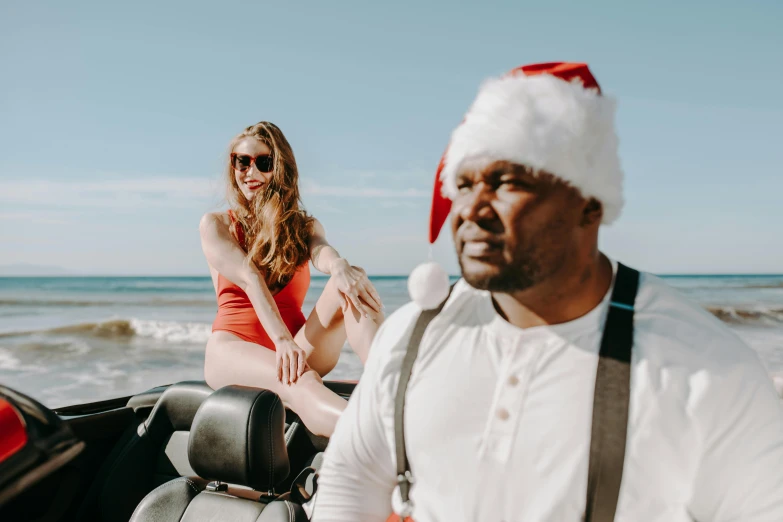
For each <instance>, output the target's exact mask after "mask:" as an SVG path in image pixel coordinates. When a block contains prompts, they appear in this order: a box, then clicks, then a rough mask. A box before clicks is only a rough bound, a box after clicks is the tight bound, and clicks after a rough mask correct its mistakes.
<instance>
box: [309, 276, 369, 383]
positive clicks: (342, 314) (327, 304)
mask: <svg viewBox="0 0 783 522" xmlns="http://www.w3.org/2000/svg"><path fill="white" fill-rule="evenodd" d="M382 322H383V313H378V314H374V315H372V316H370V317H364V316H363V315H362V314H361V313H359V311H358V310H356V308H355V307H354V306H353V305H352V304H351V303H350V301H347V303H346V308H345V309H343V307H342V299H341V294H340V292H339V290H337V287H336V285H335V283H334V280H333V279H329V281H328V282H327V283H326V286H325V287H324V291H323V292H322V293H321V296H320V297H319V298H318V301H317V302H316V303H315V308H313V311H312V312H311V313H310V316H309V317H308V318H307V322H306V323H305V325H304V326H303V327H302V328H301V329H300V330H299V332H297V334H296V336H295V337H294V341H295V342H296V344H298V345H299V347H300V348H302V349H303V350H304V351H305V353H307V364H308V365H309V366H310V368H312V369H313V370H315V371H316V372H318V374H319V375H321V376H324V375H326V374H327V373H329V372H330V371H332V369H333V368H334V367H335V365H336V364H337V360H338V359H339V358H340V351H341V350H342V347H343V345H344V344H345V341H346V339H347V340H348V344H349V345H350V346H351V348H352V349H353V351H354V352H356V355H358V356H359V359H360V360H361V361H362V364H365V363H366V362H367V356H368V355H369V353H370V345H371V344H372V340H373V337H374V336H375V332H376V331H377V330H378V327H379V326H380V325H381V323H382Z"/></svg>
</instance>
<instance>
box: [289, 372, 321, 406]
mask: <svg viewBox="0 0 783 522" xmlns="http://www.w3.org/2000/svg"><path fill="white" fill-rule="evenodd" d="M318 386H323V379H321V376H320V375H318V372H316V371H315V370H313V369H308V370H307V371H306V372H304V373H303V374H302V375H300V376H299V378H298V379H297V380H296V382H295V383H293V384H283V383H280V384H279V386H278V388H279V392H278V394H279V395H280V398H281V399H282V400H283V402H284V403H286V404H287V405H289V406H290V407H291V409H293V410H294V411H296V409H297V406H299V405H301V404H302V403H303V402H310V401H312V399H313V396H314V394H315V393H316V389H317V387H318Z"/></svg>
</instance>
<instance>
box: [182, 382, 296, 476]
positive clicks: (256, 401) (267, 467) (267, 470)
mask: <svg viewBox="0 0 783 522" xmlns="http://www.w3.org/2000/svg"><path fill="white" fill-rule="evenodd" d="M188 459H189V460H190V465H191V467H192V468H193V470H194V471H195V472H196V473H198V475H199V476H200V477H201V478H204V479H207V480H217V481H220V482H228V483H230V484H238V485H241V486H247V487H250V488H253V489H255V490H257V491H269V490H272V489H273V488H274V487H275V486H276V485H277V484H280V483H281V482H282V481H283V480H285V479H286V478H287V477H288V473H289V472H290V462H289V460H288V450H287V449H286V445H285V408H284V406H283V402H282V401H281V400H280V397H279V396H278V395H277V394H275V393H273V392H271V391H269V390H262V389H259V388H250V387H247V386H225V387H223V388H220V389H219V390H217V391H215V392H214V393H213V394H212V395H210V396H209V397H208V398H207V399H206V400H205V401H204V403H203V404H202V405H201V407H200V408H199V409H198V411H197V412H196V416H195V418H194V419H193V425H192V427H191V430H190V441H189V443H188Z"/></svg>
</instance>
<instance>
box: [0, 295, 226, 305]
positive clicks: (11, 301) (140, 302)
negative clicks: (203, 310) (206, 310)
mask: <svg viewBox="0 0 783 522" xmlns="http://www.w3.org/2000/svg"><path fill="white" fill-rule="evenodd" d="M112 305H126V306H217V304H216V301H215V298H214V297H213V298H211V299H146V300H119V299H117V300H112V301H108V300H102V301H101V300H74V299H0V306H61V307H62V306H112Z"/></svg>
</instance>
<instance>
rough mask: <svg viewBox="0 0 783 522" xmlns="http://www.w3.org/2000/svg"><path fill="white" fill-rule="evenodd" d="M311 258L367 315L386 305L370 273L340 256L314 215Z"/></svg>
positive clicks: (378, 310)
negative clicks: (369, 276)
mask: <svg viewBox="0 0 783 522" xmlns="http://www.w3.org/2000/svg"><path fill="white" fill-rule="evenodd" d="M310 260H311V261H312V262H313V266H314V267H315V268H316V269H317V270H318V271H320V272H323V273H324V274H329V275H331V276H332V277H334V278H335V280H336V282H337V289H338V290H340V292H342V293H343V294H344V295H345V296H346V297H347V298H348V299H350V300H351V302H352V303H353V305H354V306H355V307H356V309H357V310H360V311H361V312H362V313H364V315H365V316H368V317H369V314H370V311H371V310H370V309H372V311H374V312H375V313H380V311H381V309H382V307H383V304H382V303H381V297H380V296H379V295H378V292H377V291H376V290H375V287H374V286H373V285H372V283H371V282H370V279H369V278H368V277H367V273H366V272H365V271H364V270H363V269H361V268H359V267H358V266H351V264H350V263H349V262H348V261H347V260H346V259H345V258H342V257H340V254H339V253H338V252H337V250H335V249H334V247H332V245H330V244H329V241H327V240H326V230H325V229H324V226H323V225H322V224H321V222H320V221H318V220H317V219H313V233H312V236H311V238H310ZM368 306H369V308H368Z"/></svg>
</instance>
